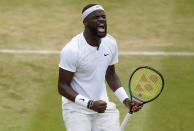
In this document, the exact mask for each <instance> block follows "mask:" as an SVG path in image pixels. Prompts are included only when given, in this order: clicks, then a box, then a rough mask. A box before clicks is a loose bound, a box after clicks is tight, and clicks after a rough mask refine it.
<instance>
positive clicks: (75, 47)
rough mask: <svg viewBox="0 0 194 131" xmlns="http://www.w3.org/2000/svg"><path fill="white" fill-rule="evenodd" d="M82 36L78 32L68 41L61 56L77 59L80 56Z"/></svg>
mask: <svg viewBox="0 0 194 131" xmlns="http://www.w3.org/2000/svg"><path fill="white" fill-rule="evenodd" d="M80 37H81V35H80V34H78V35H76V36H75V37H73V38H72V39H71V41H70V42H68V43H67V44H66V45H65V46H64V47H63V49H62V50H61V53H60V56H61V58H67V57H68V59H72V60H75V59H77V57H78V56H79V48H80V42H79V41H80Z"/></svg>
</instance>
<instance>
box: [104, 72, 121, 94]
mask: <svg viewBox="0 0 194 131" xmlns="http://www.w3.org/2000/svg"><path fill="white" fill-rule="evenodd" d="M106 81H107V83H108V85H109V87H110V88H111V89H112V90H113V91H114V92H115V91H116V90H117V89H118V88H119V87H121V82H120V80H119V77H118V76H117V74H116V72H114V73H113V74H107V75H106Z"/></svg>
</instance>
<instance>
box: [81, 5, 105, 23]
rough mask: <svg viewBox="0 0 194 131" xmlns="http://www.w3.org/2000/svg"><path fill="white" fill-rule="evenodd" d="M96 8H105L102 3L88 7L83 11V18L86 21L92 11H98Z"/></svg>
mask: <svg viewBox="0 0 194 131" xmlns="http://www.w3.org/2000/svg"><path fill="white" fill-rule="evenodd" d="M96 10H104V9H103V7H102V6H100V5H95V6H92V7H90V8H88V9H87V10H85V11H84V12H83V13H82V20H83V21H84V19H85V18H86V17H87V16H88V15H89V14H90V13H92V12H94V11H96Z"/></svg>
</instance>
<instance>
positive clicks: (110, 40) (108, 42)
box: [103, 34, 117, 51]
mask: <svg viewBox="0 0 194 131" xmlns="http://www.w3.org/2000/svg"><path fill="white" fill-rule="evenodd" d="M103 43H104V44H103V45H105V46H106V47H108V48H109V49H110V50H114V51H115V50H117V42H116V39H115V38H114V37H113V36H111V35H109V34H107V35H106V37H105V38H103Z"/></svg>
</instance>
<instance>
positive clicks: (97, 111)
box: [58, 4, 141, 131]
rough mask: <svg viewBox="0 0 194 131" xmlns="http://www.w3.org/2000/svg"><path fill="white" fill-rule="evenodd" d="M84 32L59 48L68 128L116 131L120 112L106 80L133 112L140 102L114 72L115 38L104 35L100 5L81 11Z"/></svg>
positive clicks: (79, 130)
mask: <svg viewBox="0 0 194 131" xmlns="http://www.w3.org/2000/svg"><path fill="white" fill-rule="evenodd" d="M82 21H83V24H84V31H83V32H82V33H80V34H78V35H77V36H75V37H74V38H73V39H72V40H71V41H70V42H69V43H68V44H67V45H66V46H65V47H64V48H63V49H62V51H61V54H60V63H59V80H58V91H59V93H60V94H61V95H62V109H63V120H64V123H65V126H66V128H67V131H119V125H120V124H119V112H118V110H117V108H116V106H115V104H114V103H112V102H110V101H109V99H108V96H107V91H106V85H105V80H106V81H107V83H108V85H109V87H110V88H111V89H112V90H113V91H114V93H115V95H116V96H117V97H118V99H119V100H120V101H121V102H122V103H123V104H124V105H126V107H127V108H130V106H131V105H133V108H132V110H133V111H134V112H136V111H138V110H139V109H141V107H139V106H138V105H139V104H140V102H137V101H131V100H130V99H129V97H128V96H127V94H126V92H125V90H124V88H123V87H122V86H121V82H120V80H119V78H118V76H117V74H116V72H115V66H114V65H115V64H116V63H117V62H118V49H117V43H116V40H115V39H114V38H113V37H112V36H111V35H109V34H107V24H106V14H105V10H104V9H103V7H102V6H100V5H96V4H89V5H87V6H85V7H84V9H83V11H82Z"/></svg>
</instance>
